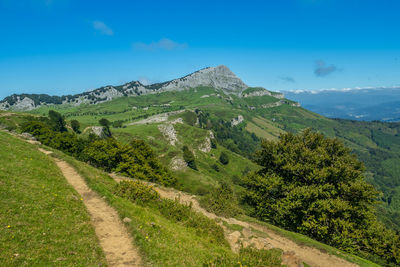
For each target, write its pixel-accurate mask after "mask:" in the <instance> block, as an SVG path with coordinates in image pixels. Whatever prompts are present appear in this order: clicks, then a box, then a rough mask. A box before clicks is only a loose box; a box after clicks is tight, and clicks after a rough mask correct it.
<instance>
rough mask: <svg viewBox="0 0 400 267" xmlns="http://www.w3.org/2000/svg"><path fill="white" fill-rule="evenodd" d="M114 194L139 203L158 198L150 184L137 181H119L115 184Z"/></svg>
mask: <svg viewBox="0 0 400 267" xmlns="http://www.w3.org/2000/svg"><path fill="white" fill-rule="evenodd" d="M114 194H116V195H118V196H120V197H123V198H126V199H129V200H130V201H132V202H135V203H139V204H143V203H148V202H150V201H154V200H157V199H159V198H160V195H159V194H158V193H157V192H156V191H155V190H154V189H153V187H152V186H148V185H146V184H144V183H142V182H139V181H121V182H120V183H118V184H117V185H116V186H115V189H114Z"/></svg>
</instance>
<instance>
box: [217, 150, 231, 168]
mask: <svg viewBox="0 0 400 267" xmlns="http://www.w3.org/2000/svg"><path fill="white" fill-rule="evenodd" d="M219 162H221V163H222V164H224V165H228V163H229V156H228V154H226V153H225V152H224V151H222V152H221V155H220V156H219Z"/></svg>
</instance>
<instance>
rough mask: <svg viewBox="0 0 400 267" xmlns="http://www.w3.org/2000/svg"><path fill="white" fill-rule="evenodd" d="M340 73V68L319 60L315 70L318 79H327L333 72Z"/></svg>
mask: <svg viewBox="0 0 400 267" xmlns="http://www.w3.org/2000/svg"><path fill="white" fill-rule="evenodd" d="M336 71H338V68H337V67H336V66H335V65H333V64H331V65H328V64H326V62H325V61H323V60H317V61H315V69H314V74H315V76H317V77H325V76H327V75H329V74H331V73H333V72H336Z"/></svg>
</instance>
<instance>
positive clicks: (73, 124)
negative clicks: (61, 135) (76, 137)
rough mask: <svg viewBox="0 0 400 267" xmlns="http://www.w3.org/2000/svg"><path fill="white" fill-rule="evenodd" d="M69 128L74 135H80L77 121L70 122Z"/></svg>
mask: <svg viewBox="0 0 400 267" xmlns="http://www.w3.org/2000/svg"><path fill="white" fill-rule="evenodd" d="M71 128H72V130H74V132H75V133H78V134H79V133H81V124H80V123H79V121H77V120H72V121H71Z"/></svg>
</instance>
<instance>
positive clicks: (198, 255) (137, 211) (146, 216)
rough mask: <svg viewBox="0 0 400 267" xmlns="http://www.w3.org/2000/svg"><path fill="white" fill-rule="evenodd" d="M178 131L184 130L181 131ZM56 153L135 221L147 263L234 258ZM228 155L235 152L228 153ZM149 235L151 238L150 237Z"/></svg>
mask: <svg viewBox="0 0 400 267" xmlns="http://www.w3.org/2000/svg"><path fill="white" fill-rule="evenodd" d="M256 121H257V120H256ZM258 122H259V124H260V125H262V126H263V127H266V128H268V127H267V126H271V127H272V126H273V127H272V129H273V130H274V131H278V130H279V128H277V127H276V124H274V123H272V122H268V121H266V120H264V119H262V118H258ZM181 126H182V127H183V129H181V132H182V134H183V135H185V134H186V135H188V136H185V140H184V143H185V144H189V145H192V144H193V141H195V140H192V139H190V138H191V137H192V138H193V137H194V136H196V134H193V133H191V132H190V131H188V130H187V129H186V127H191V126H188V125H181ZM135 127H137V126H135ZM135 129H136V130H138V129H141V130H139V131H138V132H135V133H134V134H133V135H134V136H148V135H155V137H158V138H155V141H158V142H159V146H161V148H159V149H161V150H162V146H165V147H167V148H168V149H171V146H168V145H167V143H165V142H164V141H162V138H160V137H161V135H160V133H159V131H158V130H157V127H156V126H155V125H142V126H141V127H137V128H135ZM146 129H147V130H146ZM277 129H278V130H277ZM190 130H192V131H199V132H198V133H197V135H199V136H198V137H199V138H200V137H201V138H200V139H202V138H204V137H205V134H206V132H207V131H205V130H202V129H198V128H190ZM123 131H126V133H125V135H124V137H123V138H126V140H128V139H129V138H131V137H132V135H131V134H132V133H131V131H132V130H131V129H129V127H128V128H125V129H121V134H122V132H123ZM178 132H180V131H179V130H178ZM157 134H159V136H157ZM187 138H189V139H187ZM153 147H157V145H154V144H153ZM174 149H175V148H173V147H172V150H174ZM222 150H224V151H227V150H226V149H225V148H223V147H220V146H219V147H218V149H217V150H213V151H212V152H211V153H212V154H218V152H220V151H222ZM178 151H179V149H178ZM56 153H57V154H58V156H59V157H62V158H63V159H65V160H67V161H68V162H69V163H70V164H71V165H73V166H74V167H75V168H76V169H77V170H78V171H79V172H80V173H81V175H82V176H83V177H84V178H85V179H86V181H87V182H88V184H89V185H90V186H91V187H92V189H94V190H95V191H97V192H99V193H100V194H101V195H103V196H105V197H106V200H107V201H108V202H109V203H110V204H111V205H112V206H113V207H114V208H116V209H117V211H118V212H119V214H120V216H121V218H124V217H129V218H132V219H133V221H132V223H131V224H129V226H128V227H129V229H130V231H131V233H132V236H133V237H134V238H135V244H137V245H138V246H139V248H140V249H141V251H142V253H143V255H144V258H145V261H146V262H147V263H151V264H154V265H155V266H165V265H166V264H167V265H168V264H171V265H175V266H181V265H201V264H202V263H204V262H205V261H208V260H209V259H212V258H215V257H216V256H218V255H225V256H226V257H232V255H231V252H230V250H229V249H227V247H225V246H221V245H217V244H210V242H209V240H208V239H207V238H204V237H202V238H201V237H200V238H199V236H197V235H196V234H195V229H188V228H186V227H184V226H182V225H177V224H176V223H173V222H171V221H169V220H167V219H165V218H163V216H162V215H160V214H159V213H158V211H156V210H153V209H151V208H149V207H142V206H138V205H135V204H132V203H130V202H129V201H126V200H124V199H121V198H119V197H116V196H114V195H113V194H112V190H113V187H114V185H115V182H114V181H113V180H112V179H111V178H109V177H108V175H107V174H105V173H103V172H102V171H99V170H97V169H95V168H92V167H91V166H89V165H87V164H85V163H82V162H79V161H76V160H74V159H73V158H71V157H69V156H66V155H64V154H62V153H60V152H56ZM199 153H201V152H199ZM228 153H231V152H229V151H228ZM230 155H231V156H233V157H235V156H236V157H237V161H236V160H234V161H233V162H232V163H233V164H232V165H230V164H231V163H230V164H229V165H228V167H227V169H228V170H231V169H233V170H234V169H235V168H233V167H237V165H240V163H242V164H243V162H242V161H243V160H244V159H243V158H242V157H240V156H237V155H235V154H234V153H231V154H230ZM204 157H205V158H204V159H201V160H200V162H203V160H204V161H207V160H210V159H212V157H207V154H204ZM245 163H248V161H247V162H246V161H245ZM202 164H203V163H201V164H200V165H202ZM244 165H246V164H244ZM239 169H240V168H239ZM203 171H205V170H203ZM188 177H193V180H195V179H200V180H201V181H203V180H202V179H205V178H206V176H205V175H204V174H203V172H196V171H192V170H190V169H188V170H186V171H183V172H181V178H182V179H188ZM221 177H222V178H223V177H224V176H223V175H221V174H220V173H216V174H215V176H208V179H210V183H211V184H212V183H213V181H214V182H215V180H214V179H217V180H218V179H221ZM190 179H191V178H190ZM248 220H253V221H254V219H248ZM152 222H153V223H155V224H156V225H157V226H160V228H158V227H157V228H156V229H154V227H153V226H152V224H151V223H152ZM258 223H260V222H258ZM264 225H266V226H268V227H269V228H271V229H272V230H274V231H276V232H278V233H280V234H282V235H284V236H287V237H289V238H290V239H292V240H293V241H295V242H298V243H300V244H305V245H308V246H312V247H316V248H318V249H322V250H324V251H327V252H329V253H331V254H334V255H338V256H340V257H343V258H345V259H347V260H350V261H352V262H355V263H358V264H360V265H361V266H375V265H373V264H372V263H371V262H368V261H365V260H363V259H360V258H358V257H355V256H352V255H348V254H345V253H342V252H340V251H338V250H336V249H334V248H332V247H329V246H326V245H324V244H321V243H319V242H316V241H314V240H312V239H310V238H307V237H304V236H303V235H300V234H297V233H293V232H289V231H285V230H282V229H280V228H277V227H274V226H271V225H268V224H264ZM232 227H234V225H233V226H232ZM146 236H147V237H148V238H146ZM176 240H182V241H179V243H178V246H176ZM182 263H184V264H182Z"/></svg>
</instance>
